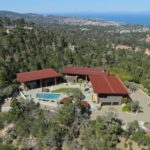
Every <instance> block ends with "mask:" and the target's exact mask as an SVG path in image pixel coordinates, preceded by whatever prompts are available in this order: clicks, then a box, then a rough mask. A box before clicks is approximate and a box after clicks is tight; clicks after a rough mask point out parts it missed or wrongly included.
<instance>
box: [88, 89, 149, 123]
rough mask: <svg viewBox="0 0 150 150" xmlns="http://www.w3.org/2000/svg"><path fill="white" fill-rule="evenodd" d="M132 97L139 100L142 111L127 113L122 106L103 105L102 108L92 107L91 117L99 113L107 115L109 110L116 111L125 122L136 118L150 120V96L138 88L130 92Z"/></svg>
mask: <svg viewBox="0 0 150 150" xmlns="http://www.w3.org/2000/svg"><path fill="white" fill-rule="evenodd" d="M130 97H131V98H132V100H134V101H139V103H140V106H141V107H142V108H143V112H142V113H137V114H133V113H126V112H122V110H121V107H120V106H103V107H102V109H101V110H99V111H98V110H97V109H94V108H93V109H92V112H93V113H92V115H91V119H95V118H96V117H97V116H99V115H105V114H106V113H107V112H109V111H113V112H116V113H117V115H118V117H119V118H120V119H122V120H123V122H124V123H125V124H127V123H129V122H132V121H134V120H138V121H144V122H145V121H150V107H149V106H148V104H149V103H150V97H149V96H148V95H147V94H145V93H144V92H143V91H142V90H137V91H136V92H134V93H132V94H130Z"/></svg>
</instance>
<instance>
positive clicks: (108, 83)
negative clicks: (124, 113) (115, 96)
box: [104, 76, 115, 93]
mask: <svg viewBox="0 0 150 150" xmlns="http://www.w3.org/2000/svg"><path fill="white" fill-rule="evenodd" d="M104 79H105V81H106V82H107V84H108V86H109V87H110V89H111V91H112V92H113V93H115V90H114V89H113V87H112V86H111V84H110V83H109V81H108V80H107V78H106V76H104Z"/></svg>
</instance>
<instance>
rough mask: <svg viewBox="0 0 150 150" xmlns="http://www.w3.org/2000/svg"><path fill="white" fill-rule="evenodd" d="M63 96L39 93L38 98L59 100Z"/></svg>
mask: <svg viewBox="0 0 150 150" xmlns="http://www.w3.org/2000/svg"><path fill="white" fill-rule="evenodd" d="M60 96H61V94H56V93H37V95H36V97H37V98H38V99H39V100H58V99H59V98H60Z"/></svg>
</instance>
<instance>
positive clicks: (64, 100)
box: [60, 97, 89, 108]
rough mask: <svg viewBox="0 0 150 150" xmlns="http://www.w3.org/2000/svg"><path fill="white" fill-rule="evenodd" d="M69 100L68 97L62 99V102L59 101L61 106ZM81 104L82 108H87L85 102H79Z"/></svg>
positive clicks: (87, 105)
mask: <svg viewBox="0 0 150 150" xmlns="http://www.w3.org/2000/svg"><path fill="white" fill-rule="evenodd" d="M68 100H69V97H64V98H63V99H62V100H60V103H61V104H65V103H66V102H67V101H68ZM81 104H82V106H83V107H84V108H88V107H89V104H88V102H87V101H81Z"/></svg>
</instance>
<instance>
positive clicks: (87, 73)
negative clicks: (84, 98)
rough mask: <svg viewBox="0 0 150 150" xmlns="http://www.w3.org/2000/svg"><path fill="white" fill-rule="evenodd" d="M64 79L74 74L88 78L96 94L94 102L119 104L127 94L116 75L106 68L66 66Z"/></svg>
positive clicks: (77, 76)
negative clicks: (112, 74) (110, 73)
mask: <svg viewBox="0 0 150 150" xmlns="http://www.w3.org/2000/svg"><path fill="white" fill-rule="evenodd" d="M63 74H64V75H65V77H66V79H68V78H69V77H72V76H75V79H76V81H74V82H77V79H78V78H82V79H85V80H88V81H90V82H91V84H92V88H93V92H94V93H95V95H96V102H97V103H101V104H102V105H103V104H121V99H122V97H124V96H128V89H127V88H126V86H125V85H124V83H123V82H122V81H121V79H120V78H119V77H118V76H111V75H109V73H108V70H107V69H99V68H87V67H85V68H84V67H66V68H64V69H63Z"/></svg>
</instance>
